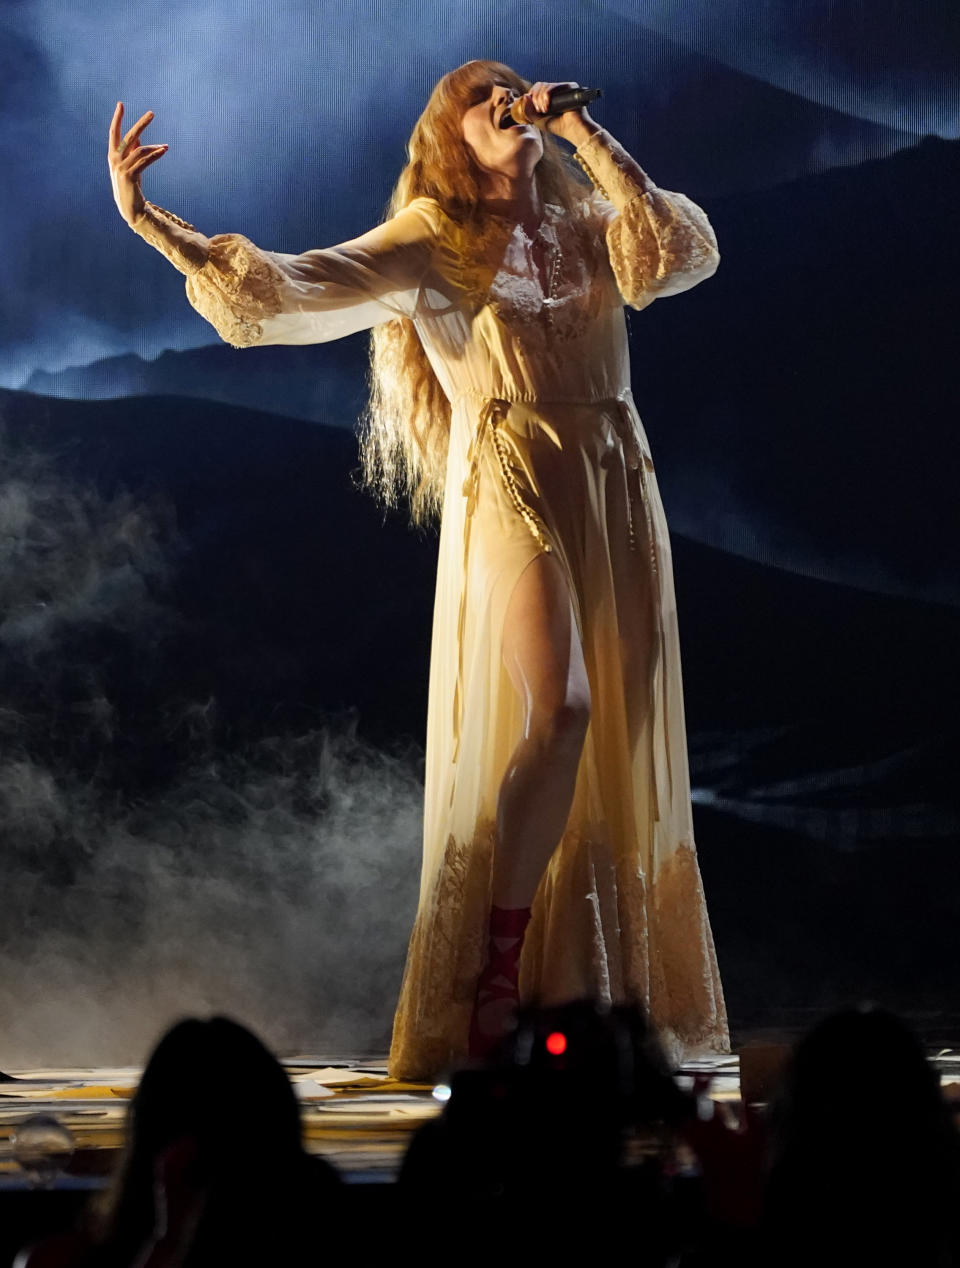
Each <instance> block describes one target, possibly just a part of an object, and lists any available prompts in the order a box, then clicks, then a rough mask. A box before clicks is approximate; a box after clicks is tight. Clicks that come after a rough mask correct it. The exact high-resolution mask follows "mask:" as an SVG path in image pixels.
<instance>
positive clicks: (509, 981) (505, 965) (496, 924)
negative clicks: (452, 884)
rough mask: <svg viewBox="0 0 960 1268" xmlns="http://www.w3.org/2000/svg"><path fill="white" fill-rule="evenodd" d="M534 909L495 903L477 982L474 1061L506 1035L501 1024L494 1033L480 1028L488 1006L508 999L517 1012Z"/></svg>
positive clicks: (472, 1044) (471, 1048)
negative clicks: (525, 943) (522, 956)
mask: <svg viewBox="0 0 960 1268" xmlns="http://www.w3.org/2000/svg"><path fill="white" fill-rule="evenodd" d="M531 910H532V909H531V908H530V907H498V906H497V905H496V903H494V904H493V906H492V907H491V908H490V944H489V949H488V951H487V963H486V964H485V966H484V968H483V972H482V973H481V974H480V977H479V980H478V981H477V993H476V997H475V998H474V1002H473V1016H472V1017H471V1019H470V1045H469V1055H470V1056H471V1058H481V1059H482V1058H483V1057H485V1056H486V1055H487V1053H489V1052H490V1050H491V1049H492V1048H494V1047H495V1046H496V1044H497V1043H498V1042H499V1040H500V1039H501V1038H502V1037H503V1035H504V1034H505V1033H506V1029H507V1028H506V1027H504V1026H503V1025H502V1024H501V1025H500V1026H499V1027H497V1028H496V1029H494V1030H493V1031H487V1030H485V1029H483V1028H482V1027H481V1025H480V1012H481V1010H482V1009H483V1008H484V1007H485V1005H487V1004H489V1003H491V1002H492V1001H493V1000H501V999H508V1000H511V1001H512V1002H513V1005H514V1009H513V1012H515V1011H516V1005H517V1004H518V1003H519V990H518V986H517V981H518V978H519V975H520V952H521V950H522V949H523V936H524V934H525V933H526V931H527V925H528V923H529V921H530V912H531ZM504 943H505V944H506V945H505V946H504V945H503V944H504ZM491 1011H493V1010H491ZM498 1011H499V1010H498Z"/></svg>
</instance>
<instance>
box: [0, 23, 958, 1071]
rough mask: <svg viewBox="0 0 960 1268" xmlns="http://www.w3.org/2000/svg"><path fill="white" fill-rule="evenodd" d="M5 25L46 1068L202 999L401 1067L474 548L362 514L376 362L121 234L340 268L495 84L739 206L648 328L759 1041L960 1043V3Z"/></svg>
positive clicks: (16, 968)
mask: <svg viewBox="0 0 960 1268" xmlns="http://www.w3.org/2000/svg"><path fill="white" fill-rule="evenodd" d="M0 21H2V30H0V108H2V109H0V163H2V168H3V173H4V197H3V201H2V203H0V233H2V241H3V244H4V250H3V252H2V255H0V268H2V277H3V305H2V313H0V551H2V569H0V589H2V611H0V735H2V746H0V829H2V836H3V852H2V867H3V874H4V875H3V880H4V886H3V890H4V902H3V919H2V926H0V951H2V956H3V960H2V963H3V972H2V973H0V1008H2V1013H3V1016H4V1018H5V1022H6V1024H5V1027H4V1035H3V1052H2V1060H3V1062H4V1064H8V1065H18V1064H21V1065H24V1064H31V1063H32V1064H36V1063H43V1064H50V1063H57V1062H63V1061H71V1062H80V1063H94V1062H111V1063H124V1062H129V1061H135V1060H139V1059H140V1058H141V1057H142V1056H143V1054H144V1052H145V1051H146V1048H147V1045H148V1044H149V1042H150V1041H151V1040H152V1038H153V1036H154V1035H155V1033H156V1031H157V1030H158V1029H159V1028H160V1027H161V1026H162V1025H164V1024H165V1023H166V1022H167V1021H168V1020H170V1019H171V1018H173V1017H174V1016H177V1015H179V1014H181V1013H183V1012H186V1011H192V1010H211V1009H215V1010H219V1011H227V1012H230V1013H233V1014H235V1015H237V1016H238V1017H240V1018H241V1019H243V1020H245V1021H247V1022H248V1023H250V1024H252V1025H254V1026H255V1027H256V1028H258V1029H259V1030H260V1031H261V1033H263V1035H264V1037H265V1038H266V1039H267V1040H268V1041H269V1042H271V1043H272V1044H273V1045H275V1046H276V1047H278V1048H279V1049H281V1050H282V1051H284V1052H286V1053H293V1052H296V1051H303V1050H306V1049H309V1050H312V1051H318V1050H326V1051H328V1052H333V1053H335V1052H337V1051H344V1052H346V1051H361V1050H367V1051H377V1050H379V1051H382V1050H383V1049H384V1048H385V1045H386V1042H387V1039H388V1037H389V1029H390V1021H391V1017H392V1009H393V1004H394V1001H395V998H396V992H397V989H398V987H399V980H400V972H401V968H402V962H403V955H404V951H405V947H406V939H407V936H408V933H409V930H410V927H411V924H412V920H413V912H414V906H415V898H416V889H417V884H418V879H419V866H420V838H419V833H420V826H421V820H420V815H421V804H420V799H421V795H422V785H421V777H422V769H421V763H422V756H423V752H422V750H423V742H424V729H425V714H426V685H427V673H428V654H429V634H430V618H431V609H432V586H433V570H434V563H435V556H436V537H435V534H418V533H415V532H412V531H411V530H410V529H408V527H407V526H406V522H405V518H404V516H402V515H400V514H391V515H389V516H387V517H386V518H384V517H383V515H382V514H381V512H380V511H379V510H378V509H377V508H376V506H375V504H374V503H373V502H372V500H371V499H370V498H369V496H368V495H366V494H364V493H362V492H360V491H358V490H357V488H356V487H354V484H353V483H352V480H351V473H354V472H355V471H356V468H357V465H358V455H357V448H356V441H355V435H354V432H353V428H354V426H355V423H356V420H357V416H358V413H359V411H360V409H361V407H362V404H363V399H364V392H365V383H364V375H365V366H366V354H367V338H368V337H367V335H366V334H360V335H357V336H352V337H350V338H349V339H346V340H343V341H340V342H338V343H331V344H324V345H314V346H311V347H303V348H261V349H245V350H236V349H233V348H230V347H228V346H227V345H225V344H223V343H221V342H220V341H219V339H218V338H217V336H216V334H215V332H214V331H213V330H212V329H211V328H210V327H209V326H207V325H206V323H205V322H204V321H203V320H202V319H201V318H200V317H199V316H198V315H197V314H196V313H194V312H193V310H192V309H191V308H190V307H189V306H188V304H187V302H186V300H185V298H184V295H183V278H182V277H181V276H180V275H179V274H178V273H176V272H175V271H174V270H173V269H172V268H171V266H170V265H169V264H168V263H166V261H164V260H163V259H162V258H161V257H160V256H159V255H158V254H157V253H156V252H154V251H153V250H151V249H150V248H149V247H148V246H147V245H146V244H145V243H143V242H142V241H140V240H139V239H138V238H137V237H136V236H135V235H134V234H132V233H131V232H130V231H129V229H127V227H126V226H125V225H124V224H123V222H122V221H121V220H120V218H119V215H118V214H117V212H116V209H115V207H114V205H113V201H112V197H111V193H110V184H109V177H108V173H107V165H106V144H107V127H108V123H109V120H110V116H111V114H112V111H113V107H114V104H115V102H116V101H117V100H118V99H119V100H122V101H123V102H124V104H125V107H126V115H125V126H130V125H131V124H132V123H133V122H134V121H135V120H136V119H137V118H138V117H139V116H140V115H141V114H142V113H143V112H144V111H145V110H147V109H152V110H154V111H155V113H156V118H155V120H154V122H153V123H152V124H151V125H150V126H149V127H148V129H147V131H146V133H145V136H144V141H145V142H146V143H151V144H152V143H156V142H168V143H169V145H170V150H169V152H168V153H167V155H166V156H165V157H164V158H163V159H161V160H160V161H159V162H158V163H156V164H154V165H153V166H151V167H150V168H149V169H148V171H147V173H146V175H145V178H144V190H145V193H146V195H147V197H149V198H152V199H153V200H154V201H156V202H158V203H160V204H161V205H162V206H164V207H168V208H170V209H172V210H173V211H175V212H176V213H177V214H179V215H180V216H183V217H185V218H186V219H188V220H190V221H191V222H193V223H194V224H196V225H197V226H198V227H199V228H201V229H202V230H203V231H204V232H205V233H207V234H208V235H212V234H214V233H220V232H227V231H238V232H242V233H246V234H247V235H248V236H249V237H251V238H252V239H253V240H254V241H255V242H257V243H259V244H260V245H262V246H265V247H269V248H272V249H275V250H282V251H302V250H306V249H307V248H308V247H315V246H326V245H331V244H333V243H336V242H339V241H342V240H344V239H347V238H350V237H353V236H355V235H356V234H358V233H360V232H362V231H363V230H365V229H366V228H369V227H370V226H372V225H373V224H375V223H377V222H378V221H379V220H380V219H381V218H382V215H383V210H384V204H385V202H386V199H387V196H388V194H389V191H390V188H391V187H392V183H393V181H394V180H395V178H396V176H397V174H398V172H399V170H400V167H401V166H402V163H403V158H404V154H403V147H404V144H405V141H406V138H407V136H408V134H409V131H410V129H411V127H412V125H413V123H414V121H415V119H416V117H417V115H418V114H419V112H420V110H421V109H422V106H423V104H424V102H425V101H426V98H427V95H428V93H429V91H430V89H431V87H432V85H433V84H434V82H435V81H436V79H437V78H438V77H439V76H440V75H441V74H443V73H444V72H445V71H446V70H448V69H450V68H452V67H453V66H456V65H458V64H459V63H460V62H463V61H465V60H467V59H469V58H471V57H495V58H498V59H501V60H504V61H506V62H508V63H510V64H512V65H514V66H515V67H516V68H517V69H518V70H519V71H520V72H521V73H522V74H524V75H525V76H527V77H528V78H529V79H531V80H535V79H544V80H564V79H572V80H576V81H578V82H580V83H585V84H589V85H596V86H599V87H601V88H602V89H603V97H602V99H601V100H600V101H599V102H597V103H596V104H595V107H594V108H592V110H591V113H592V114H593V115H594V117H595V118H597V120H598V121H599V122H600V123H602V124H603V125H604V126H606V127H609V128H610V130H611V131H612V132H613V134H614V135H615V136H616V137H618V139H620V140H621V141H622V142H623V143H624V144H625V145H626V146H627V148H628V149H629V150H630V151H631V152H632V153H633V154H634V155H635V156H636V157H637V159H638V160H639V161H640V162H641V164H642V165H643V166H644V167H645V168H646V169H647V170H648V171H649V172H650V174H651V176H652V177H653V178H654V180H656V181H657V182H658V183H659V184H660V185H661V186H664V187H665V188H667V189H676V190H682V191H684V192H685V193H687V194H689V195H690V196H691V197H692V198H694V199H695V200H696V201H697V202H699V203H700V204H701V205H702V206H703V207H704V208H705V209H706V210H707V212H708V214H709V215H710V218H711V220H712V222H713V224H714V226H715V228H716V231H717V235H718V239H719V244H720V250H721V255H722V260H721V265H720V268H719V271H718V272H717V274H716V276H715V277H714V278H711V279H710V280H709V281H708V282H706V283H704V284H703V285H702V286H699V287H697V288H695V289H694V290H693V291H691V292H689V293H687V294H684V295H681V296H677V297H673V298H670V299H667V300H665V301H662V302H658V303H656V304H654V305H653V306H652V307H651V308H649V309H647V310H645V311H644V312H642V313H636V312H630V313H629V318H628V322H629V327H630V331H631V342H632V356H633V375H634V393H635V396H636V399H637V403H638V406H639V408H640V412H641V414H642V416H643V418H644V423H645V426H646V428H647V431H648V433H649V436H650V439H651V444H652V446H653V453H654V460H655V462H656V465H657V471H658V477H659V480H660V484H661V488H662V491H663V496H664V503H665V507H666V512H667V518H668V521H669V523H670V526H671V532H672V540H673V548H674V563H675V569H676V585H677V595H678V604H679V614H680V634H681V642H682V651H683V658H684V659H683V672H684V688H685V700H686V711H687V725H688V732H689V743H690V758H691V772H692V782H693V795H694V799H695V824H696V830H697V844H698V848H699V852H700V862H701V868H702V871H703V876H704V882H705V886H706V890H707V897H708V903H709V907H710V914H711V918H712V921H713V928H714V934H715V937H716V941H717V951H718V957H719V960H720V968H721V972H722V975H723V980H724V985H725V989H726V993H727V1001H728V1005H729V1008H730V1013H731V1021H732V1025H733V1029H734V1041H735V1042H737V1041H740V1040H743V1039H744V1038H746V1037H748V1036H749V1035H752V1034H757V1033H758V1032H764V1031H773V1030H781V1031H786V1032H790V1031H792V1030H794V1029H796V1028H797V1027H800V1026H803V1025H805V1024H806V1023H807V1021H808V1020H809V1019H810V1018H811V1017H813V1016H815V1015H816V1014H818V1013H819V1012H820V1011H821V1010H823V1009H825V1008H828V1007H830V1006H832V1005H834V1004H837V1003H839V1002H842V1001H847V1000H850V999H853V998H872V999H875V1000H878V1001H881V1002H884V1003H887V1004H889V1005H892V1006H893V1007H896V1008H900V1009H902V1010H904V1011H905V1012H906V1013H907V1014H908V1016H910V1017H911V1018H912V1019H913V1020H914V1021H915V1022H916V1024H917V1025H919V1026H920V1027H921V1028H922V1029H923V1031H924V1033H925V1035H926V1036H927V1037H928V1038H929V1039H930V1040H931V1041H932V1042H948V1041H950V1039H951V1038H952V1039H953V1040H955V1039H956V1037H957V1022H958V1021H960V1006H958V1004H957V1000H956V995H955V989H954V980H953V979H954V976H955V974H954V972H953V969H954V964H955V948H956V941H955V940H956V929H957V927H958V919H960V897H958V894H957V887H956V875H957V863H958V854H957V851H958V844H957V836H958V828H960V806H958V797H957V769H958V757H960V744H958V721H957V671H956V659H957V647H958V636H960V579H958V569H957V543H958V536H960V535H958V498H957V492H956V490H957V487H958V476H960V471H958V462H957V439H956V430H957V408H956V400H957V393H956V383H955V363H956V348H955V345H956V327H957V322H956V300H955V294H956V278H957V276H958V271H960V236H958V234H957V228H956V223H957V207H958V205H960V171H958V162H957V160H958V157H960V140H958V136H960V126H958V115H960V105H958V103H960V93H958V82H957V77H956V66H957V64H958V60H957V58H958V51H960V10H958V9H957V8H956V6H955V5H953V4H948V3H946V0H944V2H943V3H920V0H914V3H913V4H911V5H907V4H902V3H895V2H894V0H872V2H868V0H861V3H846V4H845V3H830V4H826V3H822V2H819V0H816V2H813V0H794V3H787V2H786V0H766V2H764V0H740V2H739V3H730V4H723V5H717V4H706V3H700V0H688V2H685V3H680V0H674V2H673V3H658V2H656V0H651V2H650V3H640V2H635V3H626V2H623V3H574V2H573V0H554V2H553V3H551V4H549V5H546V4H543V3H539V2H533V0H530V2H528V3H526V4H504V3H497V4H486V3H476V4H473V5H469V6H468V5H449V4H445V3H429V2H427V0H415V2H412V3H409V4H404V5H390V4H374V3H365V2H364V0H353V2H347V3H341V4H337V5H332V4H328V3H317V2H314V3H308V2H307V0H296V2H291V3H285V4H280V5H275V6H263V5H262V4H260V3H257V2H255V0H236V2H234V3H229V2H228V0H190V3H189V4H188V3H186V2H185V0H176V2H171V0H164V3H163V4H159V3H155V2H153V0H145V2H144V3H140V4H138V5H135V6H131V5H128V4H122V3H119V2H118V0H102V3H100V4H98V5H97V6H96V8H95V9H94V8H92V7H90V6H78V5H68V4H66V3H63V2H62V0H18V2H15V3H11V2H8V3H6V4H5V5H4V7H3V11H2V19H0Z"/></svg>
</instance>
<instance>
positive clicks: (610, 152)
mask: <svg viewBox="0 0 960 1268" xmlns="http://www.w3.org/2000/svg"><path fill="white" fill-rule="evenodd" d="M573 157H574V160H575V161H576V162H577V163H579V165H580V166H581V167H582V168H583V170H584V171H585V172H586V174H587V176H589V178H590V180H591V181H592V183H593V184H594V185H595V186H596V188H597V190H598V191H599V192H600V193H601V194H602V195H603V197H604V198H606V200H607V201H608V202H609V203H611V204H612V205H613V206H614V207H615V208H616V209H617V211H623V209H624V208H625V207H626V205H627V203H629V202H630V201H631V199H633V198H636V197H637V196H638V195H640V194H646V193H649V192H650V190H651V189H653V188H655V186H654V183H653V181H652V180H651V179H650V177H649V176H648V175H647V174H646V172H645V171H644V170H643V168H642V167H641V166H640V164H639V163H638V162H637V161H636V159H634V158H632V157H631V156H630V155H629V154H628V153H627V151H626V150H625V149H624V148H623V146H622V145H621V144H620V142H619V141H617V140H616V139H615V138H614V137H613V136H611V134H610V133H609V132H608V131H607V129H606V128H599V129H598V130H597V131H596V132H594V133H593V135H592V136H590V137H589V138H588V139H587V140H586V141H584V143H583V144H582V145H578V146H577V148H576V149H575V150H574V152H573Z"/></svg>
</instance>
